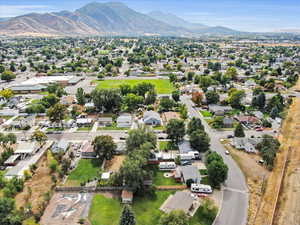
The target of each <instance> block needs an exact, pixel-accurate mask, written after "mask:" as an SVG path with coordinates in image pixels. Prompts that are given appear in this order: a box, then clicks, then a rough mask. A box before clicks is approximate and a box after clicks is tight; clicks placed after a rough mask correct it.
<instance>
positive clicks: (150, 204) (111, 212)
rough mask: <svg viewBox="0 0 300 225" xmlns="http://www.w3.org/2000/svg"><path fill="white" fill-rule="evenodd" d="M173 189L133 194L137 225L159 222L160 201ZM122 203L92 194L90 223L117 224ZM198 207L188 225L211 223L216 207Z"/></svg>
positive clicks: (152, 224) (171, 192) (154, 224)
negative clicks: (150, 193)
mask: <svg viewBox="0 0 300 225" xmlns="http://www.w3.org/2000/svg"><path fill="white" fill-rule="evenodd" d="M173 193H174V191H157V192H156V193H155V196H143V197H139V196H135V197H134V202H133V205H132V209H133V211H134V214H135V218H136V221H137V225H156V224H158V222H159V219H160V217H161V215H162V214H163V212H162V211H160V210H159V208H160V206H161V205H162V203H163V202H164V201H165V200H166V199H167V198H168V197H169V195H171V194H173ZM122 207H123V206H122V204H121V203H120V200H118V199H111V198H107V197H104V196H103V195H101V194H96V195H95V196H94V199H93V202H92V206H91V209H90V212H89V219H90V221H91V223H92V225H118V224H119V218H120V215H121V213H122ZM209 208H210V210H206V209H207V207H202V206H201V207H200V208H199V209H198V211H197V212H196V214H195V215H194V217H193V218H191V220H190V223H189V225H211V224H212V222H213V219H214V218H215V216H216V213H217V209H216V208H213V207H210V206H209Z"/></svg>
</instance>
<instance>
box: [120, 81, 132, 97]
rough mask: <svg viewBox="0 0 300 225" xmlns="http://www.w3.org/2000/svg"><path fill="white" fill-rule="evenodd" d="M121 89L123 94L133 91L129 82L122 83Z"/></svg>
mask: <svg viewBox="0 0 300 225" xmlns="http://www.w3.org/2000/svg"><path fill="white" fill-rule="evenodd" d="M119 89H120V92H121V95H123V96H125V95H127V94H129V93H132V88H131V86H130V85H129V84H121V85H120V86H119Z"/></svg>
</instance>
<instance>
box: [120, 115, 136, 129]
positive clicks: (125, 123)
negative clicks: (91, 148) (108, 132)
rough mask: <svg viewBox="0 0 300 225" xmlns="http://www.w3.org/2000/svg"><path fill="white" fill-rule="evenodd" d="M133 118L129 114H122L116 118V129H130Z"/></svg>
mask: <svg viewBox="0 0 300 225" xmlns="http://www.w3.org/2000/svg"><path fill="white" fill-rule="evenodd" d="M132 122H133V118H132V116H131V115H130V114H128V113H124V114H121V115H120V116H119V117H118V118H117V127H123V128H130V127H131V125H132Z"/></svg>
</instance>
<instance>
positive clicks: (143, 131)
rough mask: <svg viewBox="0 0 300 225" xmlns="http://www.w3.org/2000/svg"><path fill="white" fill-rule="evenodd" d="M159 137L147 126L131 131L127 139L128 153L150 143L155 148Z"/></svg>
mask: <svg viewBox="0 0 300 225" xmlns="http://www.w3.org/2000/svg"><path fill="white" fill-rule="evenodd" d="M156 142H157V137H156V135H155V133H154V132H153V131H152V130H149V129H148V128H147V127H146V126H141V127H139V128H138V129H134V130H130V131H129V133H128V138H127V139H126V147H127V151H128V152H132V151H133V150H135V149H138V148H140V147H141V146H142V145H143V144H144V143H150V144H151V145H152V147H153V148H155V146H156Z"/></svg>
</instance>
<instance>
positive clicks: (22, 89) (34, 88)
mask: <svg viewBox="0 0 300 225" xmlns="http://www.w3.org/2000/svg"><path fill="white" fill-rule="evenodd" d="M10 89H11V90H12V91H13V92H14V93H15V94H27V93H39V92H42V91H44V90H46V89H47V87H46V86H45V85H40V84H33V85H15V86H12V87H11V88H10Z"/></svg>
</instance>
